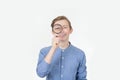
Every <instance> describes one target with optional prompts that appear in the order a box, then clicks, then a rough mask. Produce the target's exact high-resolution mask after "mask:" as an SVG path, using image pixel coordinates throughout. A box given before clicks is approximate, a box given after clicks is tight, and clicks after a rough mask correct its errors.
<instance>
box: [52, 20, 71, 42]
mask: <svg viewBox="0 0 120 80" xmlns="http://www.w3.org/2000/svg"><path fill="white" fill-rule="evenodd" d="M56 24H57V25H60V26H61V27H62V31H61V32H60V33H59V34H56V33H55V32H54V31H53V32H52V33H53V35H54V36H57V37H58V38H59V39H60V41H66V40H68V39H69V35H70V34H71V33H72V29H70V26H69V24H68V22H67V20H59V21H56V22H55V23H54V25H56Z"/></svg>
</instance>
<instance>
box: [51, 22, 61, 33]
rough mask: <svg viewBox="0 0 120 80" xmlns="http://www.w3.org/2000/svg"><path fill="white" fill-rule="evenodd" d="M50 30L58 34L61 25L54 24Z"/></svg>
mask: <svg viewBox="0 0 120 80" xmlns="http://www.w3.org/2000/svg"><path fill="white" fill-rule="evenodd" d="M52 30H53V32H54V33H56V34H60V33H61V32H62V31H63V27H62V26H61V25H60V24H55V25H54V26H53V29H52Z"/></svg>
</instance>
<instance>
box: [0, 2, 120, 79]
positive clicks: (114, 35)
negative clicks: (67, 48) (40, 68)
mask: <svg viewBox="0 0 120 80" xmlns="http://www.w3.org/2000/svg"><path fill="white" fill-rule="evenodd" d="M119 4H120V3H119V2H118V1H117V0H99V1H98V0H88V1H87V0H59V1H58V0H19V1H18V0H1V1H0V80H45V78H44V79H42V78H40V77H38V76H37V74H36V65H37V60H38V55H39V50H40V49H41V48H42V47H45V46H48V45H50V44H51V38H52V35H51V27H50V24H51V21H52V20H53V19H54V18H55V17H56V16H59V15H65V16H67V17H68V19H69V20H70V21H71V23H72V26H73V29H74V31H73V33H72V34H71V36H70V41H71V43H72V44H73V45H75V46H77V47H79V48H81V49H82V50H83V51H84V52H85V54H86V57H87V71H88V76H87V78H88V80H120V77H119V74H120V69H119V68H120V63H119V60H120V58H119V56H120V50H119V48H120V35H119V34H120V32H119V31H120V30H119V27H120V5H119Z"/></svg>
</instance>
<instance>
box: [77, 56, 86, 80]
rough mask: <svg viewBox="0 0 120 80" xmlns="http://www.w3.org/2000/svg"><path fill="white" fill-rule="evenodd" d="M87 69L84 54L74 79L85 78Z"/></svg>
mask: <svg viewBox="0 0 120 80" xmlns="http://www.w3.org/2000/svg"><path fill="white" fill-rule="evenodd" d="M86 76H87V71H86V56H85V55H83V58H82V60H81V62H80V65H79V68H78V72H77V79H76V80H87V79H86Z"/></svg>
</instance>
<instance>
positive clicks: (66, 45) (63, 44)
mask: <svg viewBox="0 0 120 80" xmlns="http://www.w3.org/2000/svg"><path fill="white" fill-rule="evenodd" d="M68 46H69V41H61V42H60V44H59V47H60V48H61V49H66V48H67V47H68Z"/></svg>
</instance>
